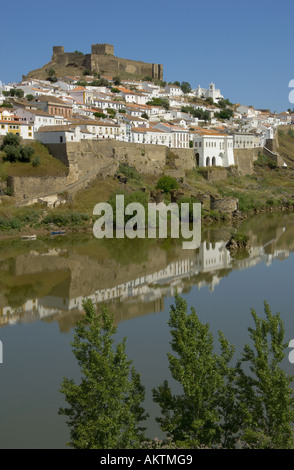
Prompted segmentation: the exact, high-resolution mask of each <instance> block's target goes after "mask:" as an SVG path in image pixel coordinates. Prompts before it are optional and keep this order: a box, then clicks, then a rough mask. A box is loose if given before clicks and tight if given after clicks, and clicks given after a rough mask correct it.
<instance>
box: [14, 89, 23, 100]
mask: <svg viewBox="0 0 294 470" xmlns="http://www.w3.org/2000/svg"><path fill="white" fill-rule="evenodd" d="M15 96H17V98H23V97H24V91H23V90H21V89H20V88H17V89H16V90H15Z"/></svg>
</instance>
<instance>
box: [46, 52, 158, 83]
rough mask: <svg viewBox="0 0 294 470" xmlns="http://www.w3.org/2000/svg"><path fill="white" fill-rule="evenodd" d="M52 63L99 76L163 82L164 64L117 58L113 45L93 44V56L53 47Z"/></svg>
mask: <svg viewBox="0 0 294 470" xmlns="http://www.w3.org/2000/svg"><path fill="white" fill-rule="evenodd" d="M51 62H52V63H53V64H56V65H58V66H60V67H69V66H73V67H84V68H85V69H88V70H91V72H93V73H94V72H96V73H98V74H99V73H103V74H105V75H113V76H115V75H120V74H124V73H127V74H132V75H139V76H142V77H144V76H150V77H152V78H154V79H157V80H163V66H162V64H149V63H145V62H141V61H137V60H130V59H122V58H119V57H115V56H114V47H113V45H112V44H92V46H91V54H76V53H74V52H64V47H63V46H53V55H52V59H51Z"/></svg>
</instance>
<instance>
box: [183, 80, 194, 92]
mask: <svg viewBox="0 0 294 470" xmlns="http://www.w3.org/2000/svg"><path fill="white" fill-rule="evenodd" d="M181 90H182V92H183V93H185V94H186V93H190V91H191V90H192V88H191V85H190V83H189V82H182V83H181Z"/></svg>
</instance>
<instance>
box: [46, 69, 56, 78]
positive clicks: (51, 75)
mask: <svg viewBox="0 0 294 470" xmlns="http://www.w3.org/2000/svg"><path fill="white" fill-rule="evenodd" d="M47 74H48V77H53V76H55V75H56V72H55V70H54V69H52V68H50V69H49V70H47Z"/></svg>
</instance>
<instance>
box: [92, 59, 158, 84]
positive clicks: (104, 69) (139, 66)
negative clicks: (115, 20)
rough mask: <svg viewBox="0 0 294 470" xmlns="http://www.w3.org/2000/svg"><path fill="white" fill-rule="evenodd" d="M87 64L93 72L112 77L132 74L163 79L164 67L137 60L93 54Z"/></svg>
mask: <svg viewBox="0 0 294 470" xmlns="http://www.w3.org/2000/svg"><path fill="white" fill-rule="evenodd" d="M86 63H87V65H88V68H90V70H92V71H93V72H97V73H105V74H108V75H112V76H114V75H119V74H120V73H130V74H134V75H142V76H148V75H149V76H151V77H152V78H156V79H158V80H162V78H163V67H162V65H160V64H147V63H145V62H141V61H136V60H129V59H121V58H119V57H110V56H107V55H96V54H91V55H90V57H88V56H87V57H86Z"/></svg>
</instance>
